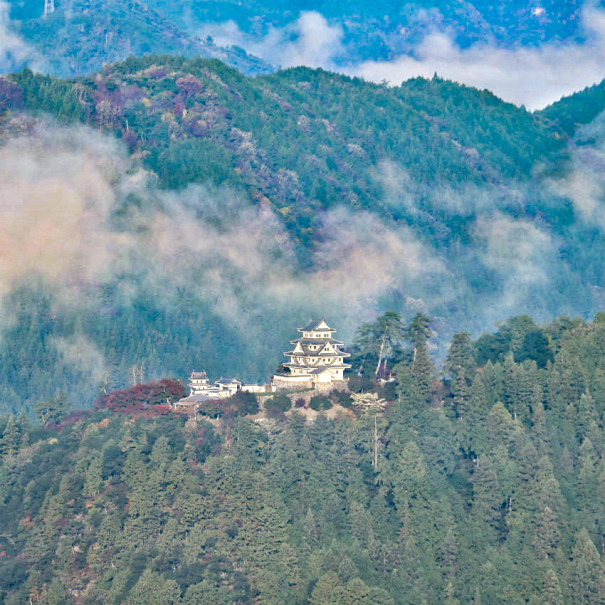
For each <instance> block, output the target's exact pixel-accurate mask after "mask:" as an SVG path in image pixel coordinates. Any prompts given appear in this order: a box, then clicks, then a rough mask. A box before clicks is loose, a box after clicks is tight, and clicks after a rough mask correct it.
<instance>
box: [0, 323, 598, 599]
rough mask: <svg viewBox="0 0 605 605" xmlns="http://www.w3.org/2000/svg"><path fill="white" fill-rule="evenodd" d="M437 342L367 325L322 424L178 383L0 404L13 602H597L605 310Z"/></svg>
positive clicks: (6, 555)
mask: <svg viewBox="0 0 605 605" xmlns="http://www.w3.org/2000/svg"><path fill="white" fill-rule="evenodd" d="M431 338H433V336H432V332H431V324H430V321H429V319H428V318H427V317H426V316H424V315H422V314H417V315H416V316H415V317H414V318H413V320H412V321H410V322H408V323H405V322H403V321H402V319H401V317H400V316H399V315H398V314H397V313H392V312H389V313H386V314H384V315H383V316H381V317H380V318H378V319H377V320H376V321H374V322H369V323H365V324H362V325H361V326H360V327H359V328H358V330H357V332H356V339H355V345H354V346H353V347H352V352H353V355H352V360H353V366H354V367H353V370H352V373H351V377H350V386H351V394H350V395H349V396H343V395H342V394H341V395H338V396H334V397H330V398H324V399H325V400H324V401H323V402H317V405H315V406H314V407H315V409H316V413H315V417H314V420H313V421H312V422H311V421H308V420H306V418H307V416H305V414H304V412H305V411H306V408H305V407H301V406H300V405H298V404H295V405H294V406H293V407H292V408H291V409H288V408H289V405H282V404H283V401H282V400H281V399H280V398H279V397H277V396H276V397H275V398H274V399H275V401H274V402H272V404H270V405H268V406H267V409H266V410H265V411H264V412H263V411H261V412H259V411H258V405H254V404H253V402H251V401H248V400H246V401H243V400H242V401H233V402H230V404H229V405H226V406H225V407H223V408H222V409H215V410H214V411H213V410H212V409H209V410H208V413H207V414H206V415H201V416H198V418H197V419H188V418H187V417H185V416H179V415H177V414H174V413H172V412H166V409H165V408H166V406H165V405H164V404H165V401H164V397H165V396H166V395H170V394H175V395H177V394H178V392H179V390H178V384H177V383H176V382H174V381H165V382H163V383H152V384H150V385H146V386H145V385H140V386H139V387H136V388H133V389H130V390H123V391H120V392H119V393H111V392H108V393H106V394H104V395H102V396H100V397H99V398H98V400H97V403H96V404H95V406H94V408H93V409H92V410H90V409H89V410H69V406H68V405H66V404H65V399H64V398H61V397H56V398H53V399H50V400H47V401H42V402H40V403H39V404H38V405H37V406H36V415H37V420H36V421H32V420H31V419H30V418H28V417H27V416H26V415H25V414H20V415H19V416H17V417H15V416H14V415H6V416H4V417H3V418H2V421H1V422H0V434H1V439H0V451H1V455H2V462H1V466H0V524H1V526H2V528H3V531H2V535H1V536H0V587H1V588H0V595H1V597H0V598H1V602H2V603H5V604H7V605H8V604H17V603H19V604H20V603H25V602H29V603H35V604H48V605H51V604H52V605H55V604H69V603H74V604H93V603H96V604H108V603H115V604H125V605H167V604H174V605H177V604H179V605H188V604H191V605H193V604H199V603H213V604H214V603H215V604H223V603H224V604H240V605H243V604H248V603H250V604H251V603H267V604H268V603H275V604H276V605H277V604H283V603H292V604H301V605H303V604H311V605H332V604H334V605H349V604H351V603H359V604H364V605H365V604H367V605H375V604H381V605H389V604H395V603H410V604H416V603H417V604H419V605H420V604H433V603H435V604H436V603H444V604H447V605H454V604H457V603H458V604H460V603H473V604H474V605H479V604H484V605H490V604H496V603H506V604H507V605H508V604H519V605H521V604H531V605H540V604H542V605H564V604H570V605H571V604H574V605H575V604H578V605H580V604H582V605H592V604H603V603H605V580H604V575H603V564H604V560H603V557H604V553H605V525H604V518H605V517H604V514H605V510H604V506H605V457H604V448H605V432H604V422H605V417H604V416H605V316H604V315H603V314H602V313H599V314H597V316H595V318H594V319H593V320H592V321H585V320H582V319H580V318H568V317H559V318H557V319H555V320H554V321H552V322H551V323H549V324H545V325H538V324H536V323H535V322H533V320H531V318H529V317H527V316H517V317H513V318H510V319H508V320H507V321H505V322H503V323H502V324H501V325H500V327H499V329H498V331H497V332H496V333H491V334H485V335H483V336H481V337H479V338H477V339H472V338H471V337H470V336H469V335H468V334H467V333H464V332H462V333H457V334H456V335H455V336H454V337H453V338H452V340H451V343H450V346H449V348H448V352H447V357H446V360H445V363H444V365H443V368H442V369H441V370H438V369H437V368H436V366H435V364H434V361H433V359H432V357H431V355H430V354H429V347H430V340H431ZM380 343H382V344H383V346H379V345H380ZM380 376H386V377H389V376H393V377H394V378H395V379H396V380H395V381H392V382H381V381H380V380H378V378H380ZM360 395H363V396H360ZM252 399H253V396H252ZM363 401H366V402H367V401H370V402H371V401H373V402H374V403H373V404H368V405H363V404H361V403H360V402H363ZM129 402H130V403H129ZM355 402H357V403H355Z"/></svg>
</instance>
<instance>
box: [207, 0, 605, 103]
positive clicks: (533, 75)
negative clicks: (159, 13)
mask: <svg viewBox="0 0 605 605" xmlns="http://www.w3.org/2000/svg"><path fill="white" fill-rule="evenodd" d="M425 12H426V11H425ZM421 16H422V15H420V14H419V15H418V18H419V19H420V18H421ZM544 17H548V15H544ZM582 28H583V32H584V36H585V41H584V42H582V43H579V42H568V43H559V42H547V43H544V44H542V45H540V46H537V47H526V46H523V47H520V46H519V47H501V46H498V45H495V44H493V43H492V42H490V41H485V42H481V43H475V44H473V45H471V46H470V47H468V48H462V47H460V46H459V45H458V44H457V43H456V41H455V40H454V37H453V35H452V33H451V32H450V31H448V30H447V29H441V30H440V29H439V28H438V26H437V25H435V26H433V28H432V29H431V30H430V31H429V32H428V33H427V35H426V36H425V37H424V38H423V39H422V40H420V41H419V42H418V43H416V44H414V45H413V47H412V48H411V50H410V52H409V53H407V54H401V55H398V56H396V57H394V58H393V59H390V60H388V61H384V60H378V61H362V62H358V61H355V60H354V59H352V58H351V57H352V56H354V55H355V49H354V48H352V49H349V48H347V47H346V45H345V42H344V39H345V33H344V29H343V27H342V26H341V25H340V24H339V23H338V22H334V21H328V20H327V19H326V18H325V17H324V16H323V15H321V14H320V13H318V12H316V11H307V12H301V14H300V16H299V17H298V19H296V20H295V21H293V22H292V23H290V24H287V25H285V26H283V27H281V28H280V27H271V28H269V31H268V32H267V33H266V34H264V35H262V36H255V35H252V34H248V33H245V32H243V31H242V30H241V29H240V28H239V27H238V26H237V24H236V23H235V22H234V21H227V22H224V23H216V24H209V25H206V26H204V27H203V28H202V29H201V30H200V34H201V35H203V36H207V35H210V36H212V37H213V39H214V41H215V42H216V43H217V44H219V45H221V46H239V47H242V48H244V49H245V50H246V51H247V52H249V53H250V54H253V55H256V56H259V57H261V58H262V59H264V60H265V61H267V62H268V63H270V64H272V65H274V66H275V67H282V68H286V67H295V66H301V65H304V66H308V67H322V68H324V69H328V70H331V71H337V72H340V73H345V74H347V75H350V76H357V77H361V78H364V79H366V80H368V81H372V82H377V83H380V82H385V81H386V82H388V83H390V84H391V85H395V86H398V85H399V84H401V83H402V82H403V81H405V80H408V79H410V78H413V77H417V76H423V77H427V78H430V77H432V76H433V75H434V74H435V73H437V74H438V75H439V76H441V77H442V78H445V79H449V80H453V81H455V82H459V83H461V84H466V85H468V86H474V87H476V88H479V89H484V88H486V89H488V90H490V91H491V92H493V93H494V94H496V95H497V96H499V97H500V98H502V99H503V100H505V101H508V102H511V103H514V104H516V105H525V106H526V107H527V108H528V109H530V110H535V109H541V108H543V107H545V106H547V105H549V104H551V103H553V102H555V101H557V100H558V99H560V98H561V97H563V96H566V95H569V94H571V93H573V92H576V91H579V90H582V89H583V88H585V87H586V86H590V85H592V84H595V83H597V82H600V81H601V80H602V79H603V77H605V10H603V9H599V8H596V7H594V6H590V5H586V7H585V9H584V11H583V14H582ZM404 35H405V34H403V33H402V36H404Z"/></svg>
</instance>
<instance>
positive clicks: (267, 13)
mask: <svg viewBox="0 0 605 605" xmlns="http://www.w3.org/2000/svg"><path fill="white" fill-rule="evenodd" d="M7 1H8V3H9V5H10V8H11V10H10V15H11V19H12V20H13V21H12V26H13V27H15V28H16V29H17V30H18V33H20V34H21V35H22V36H23V38H24V40H25V42H26V43H27V44H29V45H30V46H31V47H32V49H33V51H34V52H35V53H36V60H35V64H36V66H38V67H40V68H42V69H43V70H44V71H46V72H48V73H53V74H54V75H61V76H71V75H76V74H82V73H92V72H94V71H97V70H98V69H100V68H101V67H102V66H103V65H104V64H106V63H112V62H115V61H119V60H123V59H125V58H127V57H128V56H130V55H131V54H133V55H136V56H141V55H143V54H146V53H170V54H178V55H187V56H200V57H214V58H218V59H221V60H222V61H225V62H227V63H229V64H230V65H233V66H235V67H237V68H238V69H240V70H242V71H243V72H245V73H251V74H254V73H261V72H266V71H268V70H270V69H271V67H269V66H268V65H267V64H266V63H264V62H262V61H261V60H259V59H256V58H254V57H251V56H249V55H247V54H246V53H245V52H244V51H242V50H241V49H238V48H235V47H234V46H233V44H237V43H238V42H237V36H233V35H230V34H229V31H230V30H229V28H226V29H224V30H222V35H221V39H223V40H224V45H225V46H227V47H229V48H220V47H218V46H215V45H214V44H213V43H212V41H211V40H208V39H207V36H206V35H205V34H203V33H202V32H205V31H209V30H208V29H207V28H208V27H209V26H212V25H213V24H215V25H216V24H225V23H231V24H232V26H233V25H234V26H236V27H237V28H238V29H239V31H240V33H241V34H243V35H245V36H248V39H249V40H250V41H256V42H259V41H261V40H262V39H263V38H264V36H266V35H267V34H268V33H269V32H273V33H275V32H276V31H277V30H279V29H280V28H282V29H283V28H286V29H284V30H283V32H282V33H283V35H284V36H285V37H286V38H288V37H292V36H293V35H295V33H293V32H291V31H286V30H287V28H288V27H291V25H292V23H294V22H295V21H296V20H297V19H298V18H299V17H300V15H301V11H316V12H317V13H318V14H320V15H322V16H324V17H325V18H326V19H327V20H328V23H330V25H331V26H333V27H338V28H341V29H342V48H340V50H339V52H338V53H337V54H338V56H335V57H334V60H336V62H338V63H340V64H342V65H350V64H351V63H355V62H358V61H363V60H387V59H392V58H393V57H395V56H398V55H401V54H402V53H409V52H411V51H412V50H413V48H414V45H416V44H417V43H418V42H419V41H420V40H422V39H423V38H424V37H425V36H426V35H427V34H429V33H432V32H434V31H441V32H448V33H449V34H451V36H452V37H453V39H454V40H455V41H456V43H457V44H459V45H460V46H461V47H463V48H464V47H466V46H468V45H470V44H474V43H477V42H483V43H485V42H486V41H488V40H489V41H491V42H494V43H496V44H497V45H498V46H500V47H511V46H516V47H520V46H536V45H539V44H543V43H544V42H549V41H552V42H570V41H574V42H578V41H581V40H582V39H583V36H584V35H585V32H584V31H583V29H582V11H583V9H584V8H585V6H586V2H557V1H555V0H546V1H543V2H540V3H539V4H537V3H527V4H525V5H523V6H521V5H519V3H517V2H513V1H512V0H510V1H507V2H499V3H497V4H494V3H493V2H487V0H473V2H462V1H457V2H453V3H452V2H443V1H441V0H435V1H427V0H421V1H416V2H408V3H405V4H401V3H396V2H386V3H385V2H380V3H367V2H365V3H364V2H359V1H358V0H351V1H349V2H345V3H342V2H339V3H335V2H325V1H315V2H311V3H310V2H304V3H284V2H281V1H275V0H262V1H261V0H245V1H243V2H239V1H238V2H233V1H231V0H225V1H221V2H214V1H212V2H200V1H198V0H183V1H181V2H166V0H149V1H147V0H146V1H135V0H132V1H129V2H119V1H118V0H108V1H106V2H100V1H99V0H56V1H55V8H56V10H55V12H54V13H53V14H51V15H48V17H47V18H46V19H44V18H43V10H44V2H43V1H42V0H36V2H30V1H27V0H7ZM232 26H230V27H232ZM311 33H312V32H311ZM200 36H201V39H200ZM267 60H268V61H269V62H270V63H271V64H272V65H273V66H274V67H278V66H280V65H281V62H282V61H283V57H280V56H278V55H276V56H272V57H270V58H269V59H267ZM18 67H20V66H19V65H17V66H15V69H16V68H18Z"/></svg>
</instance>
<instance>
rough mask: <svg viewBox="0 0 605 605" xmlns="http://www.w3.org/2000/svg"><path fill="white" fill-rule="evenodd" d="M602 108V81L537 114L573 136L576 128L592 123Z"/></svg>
mask: <svg viewBox="0 0 605 605" xmlns="http://www.w3.org/2000/svg"><path fill="white" fill-rule="evenodd" d="M604 107H605V81H602V82H601V83H600V84H595V85H593V86H587V87H586V88H585V89H584V90H583V91H582V93H581V94H576V95H571V96H569V97H564V98H563V99H561V100H560V101H557V102H556V103H553V104H552V105H549V106H548V107H546V108H545V109H543V110H542V111H540V112H538V113H539V114H540V115H542V116H543V117H544V118H546V119H547V120H549V121H551V122H554V123H555V124H556V126H557V127H558V128H561V129H562V130H563V131H565V132H566V133H567V134H568V135H573V133H574V132H576V130H577V129H578V127H580V126H582V125H584V124H588V123H590V122H592V121H593V120H594V119H595V118H596V117H597V116H598V115H599V114H600V113H601V112H602V111H603V108H604Z"/></svg>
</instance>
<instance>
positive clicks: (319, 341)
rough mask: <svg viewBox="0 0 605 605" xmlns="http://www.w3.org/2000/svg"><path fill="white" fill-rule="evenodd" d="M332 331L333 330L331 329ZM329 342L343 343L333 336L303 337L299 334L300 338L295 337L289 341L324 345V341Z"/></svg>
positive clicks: (334, 343)
mask: <svg viewBox="0 0 605 605" xmlns="http://www.w3.org/2000/svg"><path fill="white" fill-rule="evenodd" d="M333 331H334V330H333ZM328 342H329V343H331V344H333V345H341V346H342V345H344V342H342V341H340V340H334V339H333V338H305V337H304V336H301V337H300V338H295V339H294V340H291V341H290V344H293V345H294V344H296V343H300V344H301V345H303V346H305V345H325V344H326V343H328Z"/></svg>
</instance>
